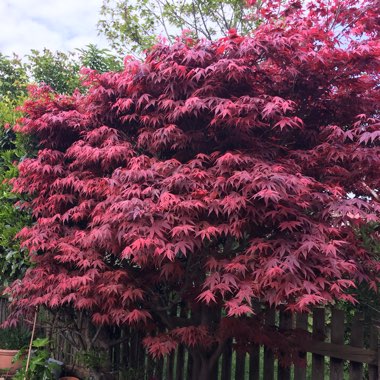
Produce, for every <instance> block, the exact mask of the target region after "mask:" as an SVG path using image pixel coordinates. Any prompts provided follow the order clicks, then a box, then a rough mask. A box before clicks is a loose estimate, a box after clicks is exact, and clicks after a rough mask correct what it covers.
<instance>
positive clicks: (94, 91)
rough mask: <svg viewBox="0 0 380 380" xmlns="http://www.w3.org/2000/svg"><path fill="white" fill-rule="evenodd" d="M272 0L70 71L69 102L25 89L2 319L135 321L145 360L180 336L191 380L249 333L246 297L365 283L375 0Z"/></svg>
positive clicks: (375, 80) (379, 153)
mask: <svg viewBox="0 0 380 380" xmlns="http://www.w3.org/2000/svg"><path fill="white" fill-rule="evenodd" d="M279 3H280V2H279ZM277 5H278V4H277V3H273V2H272V5H271V6H268V7H266V8H261V10H260V12H261V17H263V18H264V19H265V22H263V23H261V25H260V26H259V27H258V28H257V29H256V30H255V31H254V32H253V33H252V35H250V36H244V37H242V36H239V35H237V34H236V33H235V32H234V31H233V30H231V31H230V34H229V36H228V37H226V38H222V39H220V40H218V41H215V42H210V41H193V40H191V39H190V38H188V37H186V36H185V37H184V39H183V40H179V41H178V42H177V43H175V44H174V45H171V46H168V45H165V44H158V45H156V46H155V47H154V48H153V49H152V50H151V51H150V52H149V53H148V55H147V57H146V59H145V61H144V62H139V61H136V60H133V59H132V58H126V60H125V70H124V71H123V72H121V73H105V74H98V73H96V72H94V71H90V70H86V71H85V72H83V74H84V76H85V83H86V85H87V86H88V92H87V93H86V94H84V95H83V94H80V93H79V92H76V93H74V94H73V95H72V96H60V95H55V94H53V93H51V92H50V91H49V88H46V87H43V88H32V89H31V93H30V99H29V100H28V101H27V102H26V103H25V105H24V112H25V117H24V118H23V119H22V120H21V122H20V124H19V125H18V126H17V130H18V131H20V132H22V133H25V134H29V135H33V136H35V137H36V138H38V140H39V141H40V150H39V153H38V156H37V157H36V158H33V159H26V160H24V161H23V162H22V163H20V165H19V170H20V175H19V177H18V178H17V179H16V180H15V181H14V183H13V186H14V191H17V192H20V193H26V194H28V195H29V196H31V197H32V199H33V200H32V201H31V202H30V203H27V204H24V205H23V206H24V207H27V208H30V209H31V210H32V213H33V216H34V218H35V224H34V225H33V226H32V227H28V228H25V229H24V230H23V231H21V233H20V238H21V239H22V244H23V246H25V247H26V248H27V249H28V250H29V252H30V257H31V260H32V261H33V262H34V267H33V268H31V269H30V270H28V272H27V273H26V275H25V276H24V278H23V279H22V280H21V281H19V282H15V283H14V284H13V285H12V286H11V287H10V289H9V290H8V291H9V292H10V293H11V294H12V296H13V297H14V302H13V304H14V305H13V306H14V311H13V314H12V318H14V319H16V318H17V317H19V316H20V315H22V314H23V313H24V312H26V311H28V310H31V309H33V308H34V307H35V306H36V305H44V306H46V307H48V308H52V309H54V308H59V307H63V306H70V307H73V308H74V309H77V310H86V311H87V312H88V313H89V314H90V315H91V318H92V321H93V323H95V324H118V325H122V324H131V325H134V324H136V325H137V326H144V325H145V326H146V328H147V337H146V339H145V344H146V346H147V348H148V350H149V351H150V353H151V354H153V355H163V354H166V353H169V352H170V351H172V350H173V349H175V347H176V346H177V345H178V344H179V343H183V344H185V345H187V346H188V347H189V348H190V352H191V353H192V355H193V356H194V362H196V363H198V364H199V365H198V366H196V367H195V372H194V374H193V376H195V377H194V379H202V380H203V379H207V378H208V375H209V373H210V371H211V370H212V367H213V365H214V364H215V362H216V360H217V358H218V356H219V355H220V353H221V352H222V349H223V347H224V345H225V342H226V341H227V339H228V338H230V337H231V336H235V337H236V336H238V337H239V342H240V344H241V345H243V346H244V345H245V346H246V347H249V344H250V343H251V342H254V341H261V342H266V343H267V341H268V339H266V338H265V337H263V336H260V334H259V332H258V329H252V328H250V327H249V326H250V324H251V323H252V319H253V318H249V316H250V315H251V314H252V302H253V301H260V302H265V303H268V304H271V305H276V306H277V305H284V306H285V307H287V308H288V309H289V310H306V309H308V308H309V307H311V306H313V305H316V304H326V303H329V302H333V301H334V300H336V299H343V300H348V301H354V299H353V297H352V295H350V292H349V290H350V289H352V288H354V287H355V286H356V284H358V283H368V284H369V286H371V287H374V288H375V287H377V276H378V271H379V269H380V265H379V263H378V261H377V258H376V257H375V255H374V254H372V253H371V252H369V251H368V250H367V249H366V248H365V246H364V245H363V244H362V241H361V238H360V234H358V233H357V231H358V230H359V228H360V227H361V226H362V225H363V224H366V223H368V222H372V221H377V220H378V218H379V213H380V206H379V204H378V202H377V201H376V197H377V196H378V189H379V187H380V186H379V185H380V173H379V168H380V144H379V142H380V117H379V100H380V87H379V68H380V45H379V39H378V38H379V28H380V27H379V25H380V24H379V14H380V12H379V3H378V2H375V1H373V2H371V1H353V0H349V1H338V0H336V1H332V2H331V5H329V6H327V5H325V3H324V2H323V1H316V2H310V3H309V5H308V7H306V8H303V7H302V6H301V4H300V3H299V2H294V1H293V2H289V3H288V4H287V5H284V4H282V5H281V6H280V7H279V8H278V9H279V11H278V12H277V11H276V12H275V7H276V6H277ZM180 305H184V306H186V307H187V308H188V310H190V311H191V317H189V316H188V315H186V316H184V315H179V314H178V313H177V312H176V310H178V309H177V308H178V307H179V306H180ZM221 311H223V313H222V315H221ZM220 317H221V318H220ZM12 321H13V319H12V320H11V322H12ZM251 326H252V325H251ZM157 329H159V331H161V333H157V331H158V330H157ZM150 332H152V334H151V335H149V334H150ZM265 339H266V340H265ZM269 343H270V342H269Z"/></svg>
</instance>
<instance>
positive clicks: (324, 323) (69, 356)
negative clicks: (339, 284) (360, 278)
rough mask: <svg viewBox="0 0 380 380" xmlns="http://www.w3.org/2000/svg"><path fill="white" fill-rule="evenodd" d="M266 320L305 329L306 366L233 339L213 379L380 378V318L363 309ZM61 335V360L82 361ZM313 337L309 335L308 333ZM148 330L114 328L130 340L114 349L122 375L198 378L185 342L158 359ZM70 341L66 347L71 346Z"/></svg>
mask: <svg viewBox="0 0 380 380" xmlns="http://www.w3.org/2000/svg"><path fill="white" fill-rule="evenodd" d="M265 324H266V325H268V326H274V327H275V328H277V329H280V330H281V331H288V330H294V329H297V331H300V330H303V331H305V339H304V340H302V341H301V343H300V342H299V341H298V342H297V344H298V347H299V346H300V345H301V346H302V350H303V351H304V353H303V352H302V353H300V355H301V356H302V355H304V357H305V361H306V366H305V367H295V366H294V365H292V366H290V367H282V366H280V365H279V363H278V360H277V358H276V356H275V355H274V353H273V352H272V351H271V350H269V349H267V348H265V347H262V346H256V347H254V348H253V349H252V350H251V351H250V353H244V352H240V351H235V349H234V347H235V346H234V344H233V343H234V342H233V341H231V342H230V344H228V345H227V347H226V349H225V350H224V352H223V354H222V356H221V357H220V359H219V362H218V365H217V367H216V369H215V371H214V374H213V375H212V376H211V377H210V380H275V379H276V380H304V379H311V380H327V379H330V380H345V379H347V380H362V379H368V380H376V379H380V374H379V368H380V367H379V365H380V350H379V343H378V342H379V341H378V332H377V327H376V322H375V321H374V320H373V319H371V318H370V317H369V316H368V315H364V314H363V313H361V312H356V313H355V314H354V313H352V312H351V313H345V312H344V311H342V310H339V309H334V308H316V309H314V311H313V313H311V314H294V315H291V314H289V313H285V312H277V311H274V310H268V311H266V313H265ZM60 336H61V337H60V338H59V337H57V340H56V353H57V359H60V360H62V361H64V362H65V363H71V364H72V365H73V368H74V367H75V368H76V369H78V368H80V366H79V367H78V366H77V359H76V357H77V355H76V352H75V350H73V349H72V347H71V348H70V347H69V346H68V345H67V343H64V340H63V339H62V334H61V335H60ZM307 337H309V338H307ZM142 338H143V336H142V333H141V332H138V331H129V330H128V329H117V328H115V329H113V331H112V332H111V334H110V339H113V340H120V341H122V340H123V339H126V340H124V341H123V342H122V343H120V344H117V345H115V346H114V347H113V348H112V350H111V351H110V352H109V355H110V359H111V363H112V367H113V375H112V376H110V377H109V378H110V379H118V380H151V379H154V380H194V379H193V378H192V368H193V362H192V358H191V356H190V355H189V353H188V352H187V350H186V349H185V348H184V347H179V348H178V349H177V350H176V352H174V353H173V354H172V355H170V356H169V357H167V358H165V359H161V360H152V359H151V358H150V357H149V356H148V355H147V354H146V352H145V351H144V349H143V348H142V345H141V341H142ZM65 344H66V346H65Z"/></svg>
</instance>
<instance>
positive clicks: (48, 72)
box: [28, 44, 123, 94]
mask: <svg viewBox="0 0 380 380" xmlns="http://www.w3.org/2000/svg"><path fill="white" fill-rule="evenodd" d="M28 61H29V62H28V70H29V73H30V76H31V78H32V80H33V81H35V82H36V83H38V84H40V83H44V84H47V85H48V86H50V87H51V88H52V89H53V90H54V91H56V92H58V93H60V94H68V93H72V92H73V91H74V90H75V89H76V88H80V87H81V82H80V73H79V71H80V69H81V67H87V68H89V69H93V70H96V71H98V72H100V73H104V72H107V71H120V70H121V69H122V67H123V66H122V61H121V59H120V58H119V57H117V56H113V55H112V54H111V53H110V52H109V51H108V50H107V49H100V48H98V47H97V46H96V45H93V44H90V45H87V46H86V47H85V48H83V49H77V50H76V51H74V52H69V53H64V52H61V51H56V52H52V51H51V50H49V49H44V50H43V51H42V52H40V51H38V50H31V54H30V55H28Z"/></svg>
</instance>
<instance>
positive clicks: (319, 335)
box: [311, 308, 325, 380]
mask: <svg viewBox="0 0 380 380" xmlns="http://www.w3.org/2000/svg"><path fill="white" fill-rule="evenodd" d="M324 336H325V309H322V308H317V309H314V311H313V338H314V339H315V340H320V341H324ZM311 371H312V372H311V379H312V380H324V378H325V358H324V356H322V355H318V354H313V357H312V367H311Z"/></svg>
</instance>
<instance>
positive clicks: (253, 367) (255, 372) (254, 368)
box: [249, 345, 260, 380]
mask: <svg viewBox="0 0 380 380" xmlns="http://www.w3.org/2000/svg"><path fill="white" fill-rule="evenodd" d="M259 379H260V346H258V345H255V346H254V347H253V348H252V350H251V352H250V353H249V380H259Z"/></svg>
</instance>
